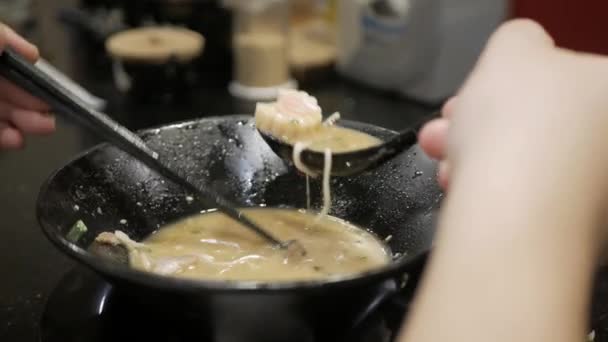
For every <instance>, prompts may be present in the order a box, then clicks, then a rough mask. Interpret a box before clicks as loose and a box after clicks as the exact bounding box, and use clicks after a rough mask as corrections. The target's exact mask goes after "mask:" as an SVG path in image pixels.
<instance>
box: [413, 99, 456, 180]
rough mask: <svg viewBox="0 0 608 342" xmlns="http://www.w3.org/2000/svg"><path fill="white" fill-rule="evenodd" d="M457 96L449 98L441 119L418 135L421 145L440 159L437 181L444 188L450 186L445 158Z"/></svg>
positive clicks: (432, 156)
mask: <svg viewBox="0 0 608 342" xmlns="http://www.w3.org/2000/svg"><path fill="white" fill-rule="evenodd" d="M455 103H456V97H452V98H451V99H449V100H448V101H447V102H446V103H445V104H444V105H443V108H442V109H441V115H442V118H441V119H435V120H433V121H431V122H429V123H428V124H426V125H425V126H424V127H423V128H422V130H420V134H419V137H418V141H419V143H420V147H422V149H423V150H424V152H426V154H427V155H429V156H430V157H431V158H434V159H437V160H439V172H438V175H437V181H438V182H439V185H441V187H443V188H444V189H447V187H448V181H449V177H448V176H449V167H448V162H447V161H446V160H445V158H446V152H447V142H448V128H449V126H450V117H451V116H452V112H453V111H454V105H455Z"/></svg>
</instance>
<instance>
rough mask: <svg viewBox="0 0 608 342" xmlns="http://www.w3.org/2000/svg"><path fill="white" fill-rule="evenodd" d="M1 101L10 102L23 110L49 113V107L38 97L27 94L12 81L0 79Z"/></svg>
mask: <svg viewBox="0 0 608 342" xmlns="http://www.w3.org/2000/svg"><path fill="white" fill-rule="evenodd" d="M0 100H4V101H6V102H10V103H12V104H14V105H15V106H17V107H21V108H23V109H29V110H34V111H37V112H47V111H49V106H47V104H46V103H44V102H43V101H42V100H40V99H38V98H37V97H35V96H33V95H31V94H29V93H27V92H25V91H24V90H22V89H21V88H19V87H18V86H16V85H14V84H13V83H11V82H10V81H8V80H6V79H3V78H0Z"/></svg>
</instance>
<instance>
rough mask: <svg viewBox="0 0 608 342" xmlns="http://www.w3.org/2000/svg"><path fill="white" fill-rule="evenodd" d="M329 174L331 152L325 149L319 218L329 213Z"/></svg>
mask: <svg viewBox="0 0 608 342" xmlns="http://www.w3.org/2000/svg"><path fill="white" fill-rule="evenodd" d="M330 174H331V150H330V149H328V148H326V149H325V160H324V163H323V209H321V213H320V214H319V215H320V216H325V215H327V214H328V213H329V209H330V206H331V188H330V184H329V176H330Z"/></svg>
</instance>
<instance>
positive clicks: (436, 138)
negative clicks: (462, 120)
mask: <svg viewBox="0 0 608 342" xmlns="http://www.w3.org/2000/svg"><path fill="white" fill-rule="evenodd" d="M448 127H449V122H448V120H447V119H436V120H433V121H431V122H429V123H428V124H426V125H425V126H424V127H423V128H422V130H420V134H419V136H418V142H419V144H420V147H421V148H422V149H423V150H424V152H425V153H426V154H427V155H429V156H430V157H431V158H434V159H443V158H444V157H445V152H446V148H447V136H448Z"/></svg>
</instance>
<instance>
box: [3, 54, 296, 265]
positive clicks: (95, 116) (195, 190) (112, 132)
mask: <svg viewBox="0 0 608 342" xmlns="http://www.w3.org/2000/svg"><path fill="white" fill-rule="evenodd" d="M0 75H2V76H3V77H5V78H6V79H8V80H10V81H12V82H13V83H15V84H16V85H18V86H20V87H21V88H23V89H24V90H26V91H28V92H29V93H31V94H32V95H34V96H36V97H38V98H40V99H41V100H43V101H44V102H46V103H47V104H48V105H49V106H51V108H52V109H53V112H55V113H57V114H58V115H62V116H63V117H64V118H66V119H67V120H69V121H71V122H74V123H77V124H79V125H81V126H82V127H84V128H87V129H89V130H90V131H91V132H92V133H94V134H96V135H98V136H99V137H100V138H102V139H104V140H106V141H108V142H110V143H112V144H113V145H115V146H116V147H118V148H120V149H122V150H123V151H125V152H127V153H128V154H130V155H131V156H132V157H134V158H136V159H138V160H139V161H140V162H142V163H143V164H145V165H146V166H148V167H149V168H150V169H152V170H155V171H156V172H158V173H159V174H160V175H162V176H164V177H166V178H167V179H168V180H170V181H172V182H174V183H175V184H177V185H179V186H181V187H183V188H184V189H185V190H186V191H187V192H188V193H191V194H196V195H198V196H197V197H198V199H199V200H200V201H201V202H203V203H204V204H205V205H207V206H209V207H213V208H217V209H218V210H220V211H221V212H222V213H224V214H226V215H228V216H229V217H231V218H232V219H234V220H236V221H237V222H239V223H240V224H242V225H243V226H245V227H247V228H249V229H250V230H251V231H253V232H254V233H255V234H257V235H258V236H260V237H261V238H263V239H264V240H266V241H268V242H269V243H271V244H273V245H274V246H277V247H278V248H281V249H290V252H293V251H297V253H298V254H305V251H304V249H303V248H302V246H300V244H299V243H298V242H297V241H295V240H290V241H285V242H283V241H281V240H279V239H277V238H276V237H275V236H273V235H272V234H270V233H269V232H267V231H266V230H264V229H263V228H261V227H260V226H258V225H257V224H256V223H254V222H253V221H251V220H250V219H249V218H248V217H247V216H246V215H245V214H243V213H242V212H241V211H240V210H238V209H236V206H235V205H234V204H233V203H231V202H229V201H228V200H226V199H224V198H223V197H222V196H220V195H219V194H218V193H216V192H215V191H213V190H212V189H209V188H202V187H199V186H195V185H194V184H193V183H191V182H189V181H188V180H187V179H186V178H184V177H182V176H181V175H179V174H178V173H176V172H175V171H174V170H172V169H170V168H169V167H167V166H165V165H164V164H163V163H162V162H161V160H159V156H158V154H157V153H156V152H154V151H152V150H150V149H149V148H148V147H147V146H146V144H145V143H144V142H143V140H141V139H140V138H139V136H137V135H136V134H135V133H133V132H131V131H129V130H128V129H127V128H125V127H124V126H121V125H120V124H119V123H117V122H116V121H114V120H112V119H111V118H110V117H109V116H107V115H106V114H103V113H101V112H98V111H95V110H92V109H90V108H88V107H87V105H85V104H84V103H83V102H82V101H80V100H79V99H78V97H76V96H75V95H74V94H72V93H71V92H70V91H69V90H67V89H65V88H64V87H63V86H61V85H60V84H59V83H57V82H56V81H55V80H53V79H52V78H51V77H50V76H48V75H47V74H46V73H45V72H44V71H42V70H40V69H38V68H37V67H35V66H33V65H31V64H30V63H29V62H27V61H26V60H24V59H23V58H22V57H21V56H20V55H18V54H17V53H15V52H13V51H11V50H10V49H5V50H4V51H3V52H2V54H1V55H0Z"/></svg>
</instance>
